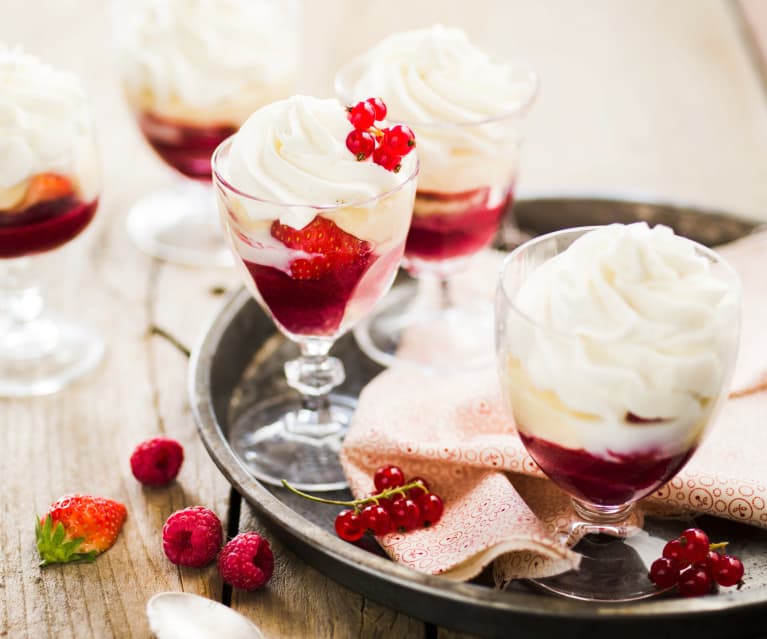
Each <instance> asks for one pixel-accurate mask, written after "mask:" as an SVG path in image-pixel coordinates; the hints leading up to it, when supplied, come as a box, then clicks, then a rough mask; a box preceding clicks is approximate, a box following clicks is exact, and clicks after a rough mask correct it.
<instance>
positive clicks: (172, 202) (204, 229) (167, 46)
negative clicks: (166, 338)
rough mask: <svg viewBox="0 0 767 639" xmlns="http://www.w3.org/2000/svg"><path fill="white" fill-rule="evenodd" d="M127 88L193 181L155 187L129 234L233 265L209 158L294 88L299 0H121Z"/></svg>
mask: <svg viewBox="0 0 767 639" xmlns="http://www.w3.org/2000/svg"><path fill="white" fill-rule="evenodd" d="M112 6H113V14H114V19H115V23H116V24H115V32H116V37H117V40H118V43H119V48H120V55H119V61H120V66H121V75H122V80H123V86H124V90H125V93H126V96H127V98H128V102H129V103H130V106H131V107H132V110H133V112H134V113H135V116H136V118H137V121H138V123H139V125H140V127H141V131H142V132H143V134H144V136H145V137H146V139H147V141H148V142H149V143H150V145H151V146H152V148H153V149H154V150H155V151H156V152H157V154H158V155H159V156H160V157H161V158H162V159H163V160H164V161H165V162H166V163H167V164H169V165H170V166H172V167H173V168H174V169H176V170H177V171H179V172H180V173H181V174H183V175H184V176H186V177H187V178H192V180H183V181H182V180H179V181H177V183H176V184H175V185H172V186H171V187H169V188H165V189H158V190H156V191H153V192H152V193H149V194H147V195H146V196H145V197H143V198H142V199H141V200H139V201H138V202H137V203H136V204H135V205H134V207H133V208H132V209H131V211H130V213H129V216H128V232H129V235H130V237H131V239H132V240H133V241H134V242H135V243H136V244H137V245H138V246H139V248H141V249H142V250H143V251H144V252H146V253H149V254H150V255H152V256H153V257H158V258H161V259H165V260H169V261H173V262H177V263H185V264H190V265H203V266H209V265H229V264H231V257H230V255H229V253H228V252H227V250H226V248H225V246H224V242H223V239H222V237H221V235H220V229H219V227H218V223H217V219H216V215H215V198H214V196H213V193H212V189H211V186H210V181H211V167H210V158H211V155H212V153H213V151H214V150H215V149H216V147H217V146H218V145H219V144H220V143H221V142H222V141H223V140H224V139H226V138H227V137H229V136H230V135H232V134H233V133H234V132H235V131H237V129H238V128H239V127H240V125H241V124H242V123H243V122H244V121H245V119H246V118H247V117H248V116H249V115H250V114H251V113H252V112H253V111H254V110H256V109H258V108H259V107H261V106H263V105H265V104H269V103H270V102H273V101H274V100H276V99H279V98H284V97H287V96H288V95H290V94H291V93H292V92H293V91H294V89H295V83H296V81H297V77H298V72H299V64H300V29H301V19H302V13H301V9H302V6H301V3H300V1H299V0H220V1H217V2H210V1H209V0H116V2H115V3H114V4H113V5H112Z"/></svg>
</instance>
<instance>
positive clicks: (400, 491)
mask: <svg viewBox="0 0 767 639" xmlns="http://www.w3.org/2000/svg"><path fill="white" fill-rule="evenodd" d="M282 485H283V486H284V487H285V488H287V489H288V490H289V491H290V492H291V493H293V494H294V495H298V496H299V497H303V498H304V499H310V500H311V501H316V502H317V503H320V504H332V505H334V506H351V507H352V508H355V509H357V508H358V507H359V506H362V505H364V504H372V503H375V504H377V503H378V500H379V499H388V498H389V497H392V496H393V495H402V496H403V497H404V496H405V493H407V491H408V490H410V489H412V488H421V489H423V491H424V492H425V493H428V492H429V490H428V489H427V488H426V486H424V485H423V483H422V482H420V481H411V482H410V483H409V484H404V485H402V486H397V487H396V488H387V489H386V490H382V491H381V492H380V493H378V494H376V495H371V496H370V497H363V498H362V499H353V500H351V501H341V500H338V499H325V498H324V497H317V496H315V495H310V494H309V493H305V492H303V491H302V490H298V488H295V487H293V486H291V485H290V484H289V483H288V481H287V480H286V479H283V480H282Z"/></svg>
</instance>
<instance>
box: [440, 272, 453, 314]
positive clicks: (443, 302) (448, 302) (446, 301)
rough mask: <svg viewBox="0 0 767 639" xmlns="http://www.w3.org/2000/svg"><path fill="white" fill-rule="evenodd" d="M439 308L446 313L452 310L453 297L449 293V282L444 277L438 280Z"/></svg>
mask: <svg viewBox="0 0 767 639" xmlns="http://www.w3.org/2000/svg"><path fill="white" fill-rule="evenodd" d="M439 307H440V308H441V309H442V310H443V311H446V310H448V309H451V308H453V296H452V293H451V291H450V280H448V279H447V278H446V277H440V278H439Z"/></svg>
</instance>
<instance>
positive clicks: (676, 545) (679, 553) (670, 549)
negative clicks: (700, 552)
mask: <svg viewBox="0 0 767 639" xmlns="http://www.w3.org/2000/svg"><path fill="white" fill-rule="evenodd" d="M663 556H664V557H665V558H666V559H673V560H675V561H676V562H677V563H678V564H679V566H680V567H681V568H684V567H685V566H687V565H689V563H690V560H689V559H687V549H686V548H685V547H684V545H683V544H682V542H681V541H679V539H672V540H671V541H669V542H667V543H666V545H665V546H663Z"/></svg>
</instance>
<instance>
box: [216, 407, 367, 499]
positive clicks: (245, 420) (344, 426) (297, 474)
mask: <svg viewBox="0 0 767 639" xmlns="http://www.w3.org/2000/svg"><path fill="white" fill-rule="evenodd" d="M355 406H356V402H355V400H354V399H352V398H350V397H344V396H342V395H331V396H330V398H329V403H328V405H327V406H325V407H324V408H321V409H320V410H318V411H313V410H307V409H306V408H304V407H302V405H301V401H300V399H298V398H297V397H294V396H280V397H274V398H271V399H269V400H266V401H264V402H259V403H257V404H254V405H253V406H251V407H250V408H248V410H246V411H245V412H244V413H243V414H242V415H240V416H239V417H238V418H237V419H236V420H235V421H234V423H233V424H232V427H231V431H230V433H229V442H230V444H231V445H232V448H233V449H234V451H235V452H236V453H237V454H238V455H239V457H240V459H242V461H243V462H244V463H245V465H246V466H247V467H248V469H249V470H250V472H251V473H252V474H253V475H254V476H255V477H256V478H257V479H259V480H261V481H262V482H265V483H267V484H272V485H275V486H281V485H282V480H283V479H285V480H287V481H288V482H290V483H291V484H292V485H293V486H295V487H296V488H299V489H301V490H306V491H309V492H324V491H331V490H340V489H342V488H345V487H346V486H347V485H348V484H347V481H346V477H345V476H344V473H343V470H342V469H341V463H340V461H339V459H338V453H339V451H340V450H341V442H342V441H343V438H344V435H345V434H346V431H347V430H348V427H349V422H350V420H351V416H352V414H353V413H354V408H355Z"/></svg>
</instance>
